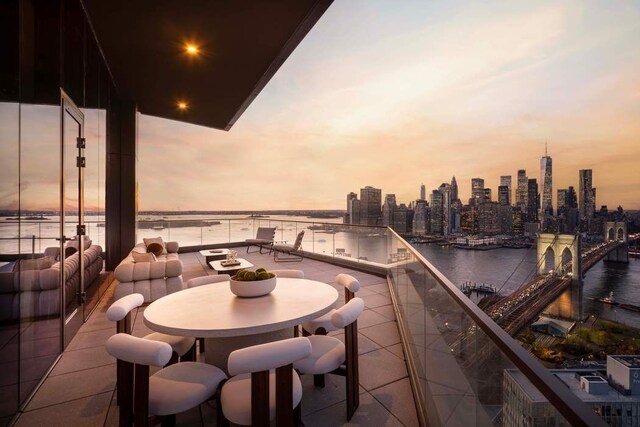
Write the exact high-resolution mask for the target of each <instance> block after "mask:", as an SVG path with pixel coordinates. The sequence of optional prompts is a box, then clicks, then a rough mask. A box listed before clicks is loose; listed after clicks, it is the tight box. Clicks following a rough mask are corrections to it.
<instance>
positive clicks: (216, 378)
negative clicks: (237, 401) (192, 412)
mask: <svg viewBox="0 0 640 427" xmlns="http://www.w3.org/2000/svg"><path fill="white" fill-rule="evenodd" d="M106 349H107V352H108V353H109V354H110V355H111V356H113V357H115V358H116V359H117V361H118V364H119V365H120V366H121V371H122V374H121V378H118V381H119V382H118V390H120V389H122V393H121V400H120V402H119V403H118V405H119V406H120V409H119V411H120V412H119V418H120V419H119V425H121V426H130V425H132V422H133V424H134V425H135V426H136V427H137V426H147V425H149V417H150V416H151V417H158V418H160V420H153V421H162V423H163V425H165V424H174V423H175V414H177V413H180V412H184V411H187V410H189V409H191V408H195V407H196V406H200V404H202V403H203V402H205V401H207V400H209V399H211V398H212V397H214V395H216V393H217V392H218V391H219V390H218V389H219V386H220V384H221V383H222V382H223V381H224V380H225V379H226V378H227V376H226V375H225V373H224V372H223V371H222V370H221V369H219V368H217V367H215V366H213V365H208V364H206V363H199V362H180V363H176V364H173V365H169V366H167V367H166V368H163V369H161V370H159V371H158V372H156V373H155V374H153V375H152V376H151V377H149V367H150V366H158V367H162V366H165V365H166V364H167V363H168V362H169V359H171V355H172V352H173V350H172V348H171V346H170V345H169V344H167V343H165V342H161V341H151V340H146V339H144V338H138V337H134V336H131V335H129V334H125V333H119V334H116V335H113V336H112V337H110V338H109V339H108V340H107V343H106ZM200 415H201V417H202V413H201V414H200ZM151 424H155V422H152V423H151Z"/></svg>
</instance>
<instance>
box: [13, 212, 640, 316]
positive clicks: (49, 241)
mask: <svg viewBox="0 0 640 427" xmlns="http://www.w3.org/2000/svg"><path fill="white" fill-rule="evenodd" d="M58 219H59V218H58V217H53V216H52V217H49V218H48V220H47V221H42V222H34V223H31V224H24V223H23V224H22V227H21V229H20V231H19V232H18V229H17V224H15V223H12V222H11V221H10V220H9V219H8V218H0V238H1V239H0V253H4V254H7V253H17V252H18V251H20V252H22V253H29V252H31V251H32V250H34V251H35V252H38V253H41V252H42V251H43V250H44V248H46V247H47V246H53V245H56V244H57V242H56V241H55V240H54V238H55V237H56V236H58V235H59V233H60V228H59V227H60V226H59V223H58ZM141 219H149V220H158V221H162V220H165V221H167V220H178V219H188V220H200V219H210V217H209V216H206V215H172V216H171V217H170V218H169V217H166V216H165V217H163V216H160V215H149V216H146V215H145V216H143V217H142V218H141ZM216 219H219V220H220V223H219V224H217V225H208V226H203V227H184V228H171V227H170V226H168V225H167V224H164V225H165V228H163V229H160V230H156V229H140V230H138V241H141V240H142V237H155V236H158V235H160V236H162V237H163V239H165V240H167V241H168V240H177V241H178V242H180V244H181V246H190V245H202V244H210V243H225V242H230V241H234V242H237V241H243V240H245V239H248V238H252V237H254V236H255V233H256V229H257V227H259V226H263V227H264V226H267V227H268V226H272V227H278V231H277V232H276V239H278V240H288V241H290V242H293V240H295V237H296V235H297V233H298V232H299V231H301V230H305V231H306V234H305V237H304V240H303V248H304V249H305V250H309V251H313V252H316V253H324V254H327V255H330V254H333V253H335V252H340V251H342V252H341V253H342V254H346V255H347V256H351V257H353V258H363V259H367V260H369V261H373V262H379V263H386V261H387V251H388V248H387V239H386V238H384V236H383V235H380V234H379V233H376V230H371V232H369V231H367V230H366V229H364V230H362V229H361V230H360V231H359V232H358V233H353V232H350V233H344V232H338V233H330V232H326V231H324V230H321V229H320V230H318V229H313V225H314V224H311V223H301V222H299V221H300V220H303V221H313V219H309V218H304V217H299V216H298V217H294V216H280V215H279V216H276V215H274V216H272V217H270V218H248V217H247V216H246V215H245V216H241V215H218V216H216ZM86 221H87V222H89V224H88V234H89V236H91V238H92V239H93V241H94V242H95V243H96V244H99V245H103V246H104V228H102V227H100V226H99V224H98V223H100V222H103V221H104V218H103V217H100V216H87V217H86ZM327 222H333V223H339V222H341V219H338V218H335V219H318V222H317V223H316V224H315V225H318V224H321V223H327ZM67 228H69V230H68V234H70V235H71V234H73V222H72V221H71V223H70V224H68V227H67ZM18 234H20V236H25V237H30V236H32V235H35V236H38V237H41V238H43V240H36V241H35V247H33V246H32V241H31V240H30V239H28V238H27V239H25V240H22V241H21V246H22V247H21V248H20V249H18V240H13V239H15V237H17V236H18ZM415 247H416V249H417V250H418V251H419V252H420V253H422V254H423V255H424V256H425V258H427V260H429V261H430V262H431V263H432V264H433V265H434V266H435V267H436V268H438V270H440V271H441V272H442V273H443V274H444V275H445V276H447V277H448V278H449V280H451V282H453V283H454V284H455V285H456V286H460V285H461V284H462V283H463V282H465V281H471V282H476V283H487V284H491V285H493V286H496V287H497V288H498V289H499V291H500V292H501V293H503V294H505V295H508V294H510V293H511V292H513V291H514V290H516V289H518V288H519V287H520V286H522V285H523V284H524V283H526V282H528V281H529V280H530V279H531V278H532V277H533V275H534V274H535V267H536V251H535V249H494V250H489V251H472V250H464V249H456V248H453V247H450V246H445V247H441V246H440V245H438V244H428V245H416V246H415ZM610 291H613V293H614V297H615V299H616V300H617V301H618V302H620V303H627V304H635V305H640V259H637V258H630V259H629V264H611V263H608V264H605V263H604V262H602V261H600V262H599V263H598V264H596V265H595V266H593V267H592V268H591V269H590V270H589V271H588V272H587V275H586V278H585V282H584V310H585V314H586V315H589V314H593V315H596V316H602V317H604V318H607V319H610V320H616V321H619V322H623V323H626V324H629V325H630V326H634V327H637V328H640V313H634V312H630V311H627V310H624V309H621V308H616V307H613V306H611V305H608V304H603V303H601V302H598V301H594V300H593V299H594V298H597V297H606V296H608V295H609V292H610ZM472 298H473V299H474V300H476V301H477V298H478V297H477V296H475V295H472Z"/></svg>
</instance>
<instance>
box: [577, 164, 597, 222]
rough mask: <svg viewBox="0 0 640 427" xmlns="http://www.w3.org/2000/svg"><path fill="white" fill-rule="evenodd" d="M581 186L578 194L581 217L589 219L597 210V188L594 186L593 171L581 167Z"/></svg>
mask: <svg viewBox="0 0 640 427" xmlns="http://www.w3.org/2000/svg"><path fill="white" fill-rule="evenodd" d="M579 174H580V187H579V194H578V204H579V205H578V209H579V210H580V219H586V220H589V219H591V218H592V217H593V215H594V213H595V211H596V194H595V193H596V189H595V188H593V171H592V170H591V169H580V172H579Z"/></svg>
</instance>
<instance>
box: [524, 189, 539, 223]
mask: <svg viewBox="0 0 640 427" xmlns="http://www.w3.org/2000/svg"><path fill="white" fill-rule="evenodd" d="M539 199H540V196H539V195H538V181H537V180H535V179H529V180H528V181H527V222H538V207H539V205H540V203H539Z"/></svg>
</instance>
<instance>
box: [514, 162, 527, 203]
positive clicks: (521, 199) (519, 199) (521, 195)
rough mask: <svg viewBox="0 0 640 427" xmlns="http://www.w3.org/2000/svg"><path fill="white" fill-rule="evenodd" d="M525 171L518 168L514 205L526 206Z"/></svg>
mask: <svg viewBox="0 0 640 427" xmlns="http://www.w3.org/2000/svg"><path fill="white" fill-rule="evenodd" d="M527 182H528V179H527V171H526V170H524V169H519V170H518V188H517V189H516V205H517V206H520V207H526V206H527Z"/></svg>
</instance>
